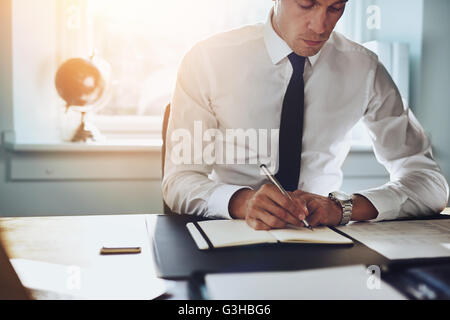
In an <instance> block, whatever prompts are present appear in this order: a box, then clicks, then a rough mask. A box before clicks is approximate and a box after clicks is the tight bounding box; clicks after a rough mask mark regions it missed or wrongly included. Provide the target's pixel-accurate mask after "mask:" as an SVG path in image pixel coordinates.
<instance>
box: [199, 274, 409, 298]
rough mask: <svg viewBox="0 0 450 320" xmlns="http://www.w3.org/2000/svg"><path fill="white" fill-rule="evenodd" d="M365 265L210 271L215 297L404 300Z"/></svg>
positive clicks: (209, 289) (209, 282)
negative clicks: (221, 272)
mask: <svg viewBox="0 0 450 320" xmlns="http://www.w3.org/2000/svg"><path fill="white" fill-rule="evenodd" d="M380 275H381V278H380V277H378V278H377V279H378V281H377V279H375V281H374V275H373V274H372V273H371V272H369V271H367V269H366V267H365V266H362V265H358V266H349V267H339V268H328V269H316V270H306V271H289V272H254V273H230V274H210V275H207V276H206V277H205V282H206V287H207V292H208V294H209V297H210V298H211V299H212V300H402V299H405V297H404V296H403V295H402V294H400V293H399V292H398V291H396V290H395V289H393V288H392V287H391V286H390V285H388V284H387V283H385V282H383V281H382V274H380Z"/></svg>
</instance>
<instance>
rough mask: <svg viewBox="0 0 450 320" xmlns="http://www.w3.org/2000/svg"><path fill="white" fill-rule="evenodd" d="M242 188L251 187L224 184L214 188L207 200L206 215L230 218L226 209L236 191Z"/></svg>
mask: <svg viewBox="0 0 450 320" xmlns="http://www.w3.org/2000/svg"><path fill="white" fill-rule="evenodd" d="M242 189H250V190H251V189H252V188H250V187H244V186H235V185H230V184H224V185H221V186H219V187H218V188H217V189H216V190H214V192H213V193H212V194H211V196H210V197H209V200H208V217H215V218H222V219H228V220H231V219H232V217H231V216H230V212H229V211H228V206H229V203H230V199H231V197H232V196H233V195H234V194H235V193H236V192H238V191H239V190H242Z"/></svg>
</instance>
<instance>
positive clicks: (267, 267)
mask: <svg viewBox="0 0 450 320" xmlns="http://www.w3.org/2000/svg"><path fill="white" fill-rule="evenodd" d="M203 220H204V219H200V218H198V217H193V216H187V215H163V216H158V217H157V221H156V229H155V232H154V235H153V245H154V254H155V258H156V262H157V267H158V272H159V276H160V277H162V278H164V279H171V280H180V279H188V278H190V276H191V275H192V274H194V273H198V272H200V273H219V272H246V271H288V270H306V269H314V268H325V267H336V266H344V265H354V264H364V265H379V266H381V265H384V264H386V263H388V261H389V260H388V259H386V258H385V257H383V256H382V255H380V254H378V253H377V252H375V251H373V250H371V249H370V248H368V247H366V246H365V245H363V244H361V243H360V242H358V241H356V240H354V239H353V240H354V244H353V245H350V246H342V245H336V246H334V245H329V244H327V245H320V244H286V243H276V244H260V245H253V246H245V247H229V248H220V249H212V250H207V251H201V250H199V249H198V248H197V246H196V244H195V242H194V240H193V239H192V237H191V235H190V234H189V231H188V230H187V228H186V224H187V223H188V222H197V221H203ZM230 236H232V235H230Z"/></svg>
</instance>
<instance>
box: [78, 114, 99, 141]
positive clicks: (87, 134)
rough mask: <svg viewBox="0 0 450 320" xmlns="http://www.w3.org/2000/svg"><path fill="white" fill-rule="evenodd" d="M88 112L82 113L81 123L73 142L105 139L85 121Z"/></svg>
mask: <svg viewBox="0 0 450 320" xmlns="http://www.w3.org/2000/svg"><path fill="white" fill-rule="evenodd" d="M85 116H86V112H81V123H80V125H79V127H78V129H77V131H75V135H74V136H73V138H72V140H71V142H87V141H101V140H103V139H104V137H103V135H102V134H101V133H100V131H99V130H98V129H97V128H96V127H95V126H94V125H92V124H91V123H89V122H87V121H86V120H85Z"/></svg>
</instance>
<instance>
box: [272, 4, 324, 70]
mask: <svg viewBox="0 0 450 320" xmlns="http://www.w3.org/2000/svg"><path fill="white" fill-rule="evenodd" d="M272 15H273V9H272V10H270V14H269V17H268V18H267V21H266V24H265V27H264V43H265V45H266V49H267V52H268V54H269V56H270V59H271V60H272V63H273V64H278V63H279V62H280V61H281V60H283V59H284V58H286V57H287V56H288V55H290V54H291V53H292V52H293V51H292V49H291V48H290V47H289V45H288V44H287V43H286V42H285V41H284V40H283V39H282V38H281V37H280V36H279V35H278V34H277V33H276V32H275V30H274V29H273V25H272ZM322 49H323V48H322ZM322 49H321V50H320V51H319V52H318V53H317V54H316V55H315V56H312V57H308V58H307V61H309V63H310V64H311V67H314V64H315V63H316V61H317V59H318V58H319V55H320V52H321V51H322Z"/></svg>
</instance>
